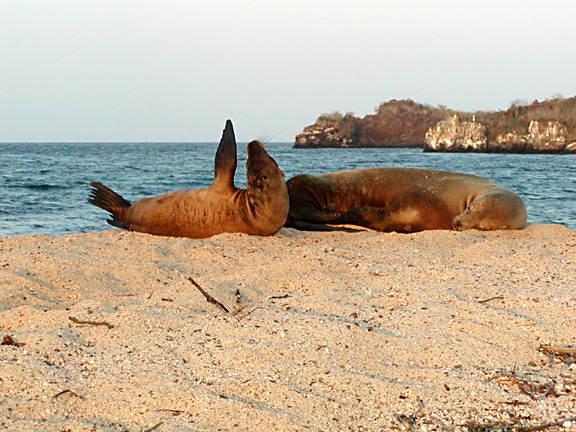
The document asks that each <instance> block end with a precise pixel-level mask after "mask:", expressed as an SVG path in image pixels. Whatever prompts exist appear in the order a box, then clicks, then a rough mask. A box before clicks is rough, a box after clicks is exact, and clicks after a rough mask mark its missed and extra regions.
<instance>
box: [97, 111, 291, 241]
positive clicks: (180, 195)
mask: <svg viewBox="0 0 576 432" xmlns="http://www.w3.org/2000/svg"><path fill="white" fill-rule="evenodd" d="M247 152H248V161H247V162H246V168H247V173H246V177H247V182H246V189H237V188H236V187H235V186H234V174H235V172H236V138H235V136H234V129H233V127H232V122H231V121H230V120H228V121H227V122H226V127H225V129H224V132H223V134H222V139H221V140H220V145H219V146H218V150H217V152H216V160H215V169H214V182H213V183H212V185H211V186H210V187H208V188H206V189H191V190H183V191H178V192H170V193H167V194H164V195H160V196H157V197H154V198H144V199H141V200H140V201H138V202H136V203H134V204H130V203H129V202H128V201H126V200H125V199H124V198H122V197H121V196H120V195H118V194H117V193H115V192H114V191H112V190H111V189H108V188H107V187H106V186H104V185H102V184H100V183H95V182H93V183H90V186H92V191H91V195H90V197H89V198H88V202H90V203H91V204H94V205H95V206H97V207H100V208H102V209H104V210H106V211H108V212H109V213H110V214H111V215H112V219H110V220H108V223H110V224H111V225H113V226H116V227H119V228H124V229H127V230H129V231H139V232H144V233H149V234H156V235H163V236H173V237H191V238H206V237H210V236H213V235H215V234H220V233H224V232H240V233H246V234H255V235H261V236H268V235H272V234H275V233H276V232H277V231H278V230H280V228H282V226H283V225H284V222H285V221H286V216H287V215H288V208H289V202H288V192H287V189H286V184H285V182H284V173H283V172H282V171H280V169H279V168H278V165H277V164H276V162H275V161H274V159H272V158H271V157H270V156H269V155H268V153H267V152H266V150H265V149H264V147H263V146H262V144H261V143H260V142H259V141H252V142H251V143H250V144H248V146H247Z"/></svg>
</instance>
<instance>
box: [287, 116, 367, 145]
mask: <svg viewBox="0 0 576 432" xmlns="http://www.w3.org/2000/svg"><path fill="white" fill-rule="evenodd" d="M359 129H360V125H359V122H358V119H357V118H356V117H354V116H353V115H351V114H347V115H346V116H342V115H341V114H339V113H333V114H329V115H323V116H321V117H319V118H318V120H316V123H314V124H313V125H311V126H308V127H305V128H304V130H303V131H302V132H298V133H297V134H296V142H295V143H294V147H295V148H297V147H301V148H304V147H318V148H321V147H360V145H359V142H360V141H359Z"/></svg>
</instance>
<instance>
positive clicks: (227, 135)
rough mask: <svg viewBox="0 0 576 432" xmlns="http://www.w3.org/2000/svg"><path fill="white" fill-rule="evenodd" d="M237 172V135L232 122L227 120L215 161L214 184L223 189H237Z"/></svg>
mask: <svg viewBox="0 0 576 432" xmlns="http://www.w3.org/2000/svg"><path fill="white" fill-rule="evenodd" d="M235 173H236V137H235V136H234V128H233V127H232V122H231V121H230V120H226V126H225V127H224V131H223V132H222V138H221V139H220V144H219V145H218V150H217V151H216V159H215V161H214V182H213V183H212V186H216V187H218V188H222V189H235V187H234V174H235Z"/></svg>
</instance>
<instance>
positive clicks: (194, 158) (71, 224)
mask: <svg viewBox="0 0 576 432" xmlns="http://www.w3.org/2000/svg"><path fill="white" fill-rule="evenodd" d="M244 147H245V145H243V144H239V145H238V158H239V160H238V169H237V173H236V186H237V187H244V185H245V183H246V168H245V165H246V163H245V162H246V153H245V150H244ZM266 147H267V150H268V152H269V153H270V154H271V155H272V157H274V158H275V159H276V162H277V163H278V165H279V166H280V168H281V169H282V170H283V171H284V173H285V174H286V179H288V178H290V177H292V176H294V175H296V174H300V173H311V174H319V173H324V172H331V171H339V170H345V169H355V168H364V167H383V166H405V167H418V168H431V169H442V170H449V171H460V172H466V173H471V174H476V175H479V176H482V177H486V178H488V179H490V180H492V181H494V182H496V183H498V184H500V185H502V186H505V187H507V188H509V189H511V190H513V191H515V192H516V193H518V194H519V195H520V196H521V197H522V198H523V199H524V202H525V203H526V207H527V209H528V221H529V222H539V223H560V224H563V225H565V226H567V227H569V228H571V229H573V230H576V155H513V154H476V153H458V154H449V153H423V152H422V150H421V149H406V148H401V149H293V148H292V145H291V144H290V143H280V144H278V143H269V144H267V145H266ZM216 148H217V143H62V144H58V143H0V237H5V236H15V235H33V234H48V235H56V236H58V235H64V234H69V233H87V232H97V231H103V230H107V229H114V228H112V227H111V226H109V225H108V224H107V223H106V215H107V213H106V212H105V211H103V210H101V209H99V208H97V207H94V206H92V205H90V204H88V202H87V201H86V199H87V197H88V193H89V186H88V183H89V182H91V181H98V182H101V183H103V184H105V185H106V186H108V187H110V188H111V189H113V190H115V191H116V192H118V193H119V194H121V195H122V196H123V197H124V198H125V199H127V200H128V201H131V202H135V201H137V200H139V199H140V198H143V197H147V196H155V195H159V194H162V193H165V192H170V191H174V190H180V189H193V188H203V187H208V186H209V185H210V184H211V183H212V179H213V171H214V155H215V153H216Z"/></svg>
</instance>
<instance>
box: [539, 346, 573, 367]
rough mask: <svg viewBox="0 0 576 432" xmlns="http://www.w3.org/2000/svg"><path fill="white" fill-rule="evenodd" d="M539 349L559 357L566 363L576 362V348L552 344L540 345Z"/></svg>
mask: <svg viewBox="0 0 576 432" xmlns="http://www.w3.org/2000/svg"><path fill="white" fill-rule="evenodd" d="M538 350H539V351H541V352H544V353H546V354H548V355H552V356H554V357H558V358H560V359H561V360H562V361H563V362H565V363H568V364H571V363H576V348H572V347H561V346H552V345H540V348H539V349H538Z"/></svg>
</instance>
